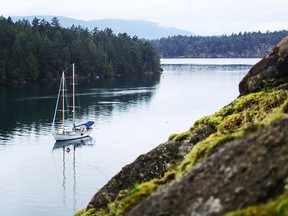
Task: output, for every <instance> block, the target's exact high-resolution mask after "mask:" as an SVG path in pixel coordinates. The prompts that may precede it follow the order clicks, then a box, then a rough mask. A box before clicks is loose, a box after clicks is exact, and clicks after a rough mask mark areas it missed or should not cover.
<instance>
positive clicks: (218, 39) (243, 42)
mask: <svg viewBox="0 0 288 216" xmlns="http://www.w3.org/2000/svg"><path fill="white" fill-rule="evenodd" d="M287 35H288V31H286V30H283V31H275V32H266V33H261V32H260V31H259V32H248V33H247V32H244V33H241V32H240V33H239V34H232V35H230V36H227V35H222V36H181V35H178V36H173V37H168V38H161V39H159V40H153V41H151V43H152V44H153V46H154V47H155V48H156V49H157V50H158V52H159V53H160V55H161V56H162V57H164V58H175V57H190V58H253V57H254V58H262V57H263V56H264V55H266V54H267V52H269V51H270V50H271V49H272V48H273V47H275V45H277V44H278V43H279V42H280V41H281V40H282V39H283V38H284V37H286V36H287Z"/></svg>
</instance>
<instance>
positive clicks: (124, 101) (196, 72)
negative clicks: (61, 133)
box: [0, 59, 259, 216]
mask: <svg viewBox="0 0 288 216" xmlns="http://www.w3.org/2000/svg"><path fill="white" fill-rule="evenodd" d="M258 60H259V59H184V60H181V59H162V63H163V64H164V65H163V67H164V72H163V74H162V75H158V76H148V77H133V78H126V79H124V78H121V79H110V80H97V81H91V82H83V81H82V82H79V85H78V88H79V94H80V95H81V97H80V104H81V111H79V112H78V115H79V118H80V119H81V120H83V121H84V120H88V119H94V120H95V121H96V128H95V130H94V131H93V133H92V135H91V137H89V138H88V139H86V140H82V141H77V142H74V143H72V144H73V145H71V143H69V142H68V143H60V144H59V143H55V141H54V139H53V137H52V136H51V134H50V133H51V122H52V118H53V113H54V106H55V103H56V96H57V92H58V83H51V84H39V85H33V86H29V87H28V86H22V87H17V88H0V101H1V103H0V161H1V163H0V173H1V177H0V209H1V215H9V216H14V215H15V216H19V215H21V216H31V215H49V216H54V215H55V216H58V215H59V216H63V215H73V213H74V212H75V211H77V210H79V209H82V208H84V207H85V206H86V205H87V203H88V202H89V200H90V199H91V198H92V196H93V195H94V193H95V192H96V191H97V190H98V189H100V188H101V187H102V186H103V185H104V184H105V183H106V182H107V181H108V180H109V179H110V178H111V177H112V176H113V175H115V174H116V173H117V172H118V171H120V170H121V168H122V167H123V166H125V165H126V164H128V163H131V162H132V161H133V160H134V159H136V158H137V156H139V155H140V154H143V153H146V152H147V151H149V150H151V149H152V148H154V147H156V146H157V145H159V144H160V143H163V142H165V141H166V140H167V138H168V137H169V135H170V134H172V133H179V132H183V131H186V130H188V129H189V127H190V126H192V124H193V122H194V121H195V120H197V119H199V118H201V117H203V116H204V115H208V114H212V113H214V112H216V111H217V110H218V109H219V108H221V107H223V106H224V105H226V104H228V103H230V102H231V101H232V100H233V99H235V98H236V97H237V96H238V83H239V81H240V80H241V79H242V78H243V76H244V75H245V74H246V73H247V72H248V70H249V69H250V68H251V65H253V64H254V63H256V62H257V61H258ZM58 123H59V121H58ZM65 145H66V147H65ZM63 146H64V147H63ZM67 146H70V149H71V151H70V152H69V153H67V152H66V151H65V148H67Z"/></svg>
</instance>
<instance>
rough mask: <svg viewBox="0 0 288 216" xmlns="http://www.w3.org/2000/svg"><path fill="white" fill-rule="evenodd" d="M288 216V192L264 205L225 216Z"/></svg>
mask: <svg viewBox="0 0 288 216" xmlns="http://www.w3.org/2000/svg"><path fill="white" fill-rule="evenodd" d="M286 215H288V192H287V191H286V192H285V193H284V194H282V195H280V196H279V197H277V198H276V199H275V200H271V201H269V202H267V203H265V204H261V205H255V206H250V207H248V208H246V209H242V210H237V211H234V212H229V213H227V214H225V216H286Z"/></svg>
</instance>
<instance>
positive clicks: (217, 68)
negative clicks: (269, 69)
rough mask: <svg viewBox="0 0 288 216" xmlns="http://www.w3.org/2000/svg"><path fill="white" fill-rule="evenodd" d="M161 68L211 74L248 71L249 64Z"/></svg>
mask: <svg viewBox="0 0 288 216" xmlns="http://www.w3.org/2000/svg"><path fill="white" fill-rule="evenodd" d="M163 68H164V69H165V70H169V71H190V72H193V71H195V72H201V71H204V72H206V71H213V72H225V71H226V72H231V71H243V70H249V69H250V68H251V65H249V64H235V65H231V64H226V65H225V64H223V65H216V64H214V65H213V64H211V65H202V64H170V65H168V64H167V65H164V66H163Z"/></svg>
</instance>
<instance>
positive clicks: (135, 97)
mask: <svg viewBox="0 0 288 216" xmlns="http://www.w3.org/2000/svg"><path fill="white" fill-rule="evenodd" d="M159 82H160V75H151V76H133V77H126V78H123V77H121V78H111V79H105V80H93V81H91V80H90V81H87V80H86V81H84V80H80V81H78V84H79V85H77V88H78V90H77V94H78V95H79V96H80V97H77V99H79V101H78V103H79V104H78V105H79V106H80V107H81V109H79V111H78V112H77V113H78V119H79V120H83V119H84V120H86V118H91V119H95V120H97V119H99V118H100V117H101V115H103V116H109V115H112V113H113V110H115V109H116V110H117V111H121V112H126V111H127V110H129V109H130V108H133V107H135V105H137V104H140V105H141V104H143V103H145V104H148V103H149V102H150V101H151V98H152V97H153V95H154V94H155V90H156V88H157V85H158V84H159ZM58 84H59V83H58V82H55V83H48V84H46V83H45V84H44V83H42V84H33V85H29V86H28V85H25V86H18V87H0V101H1V103H0V119H1V124H0V144H3V143H4V142H7V141H8V140H9V139H12V138H13V136H15V135H16V134H18V135H19V134H22V136H25V135H27V133H28V134H29V133H30V132H29V130H28V131H25V130H24V129H23V126H24V125H25V126H27V127H28V128H31V127H32V126H33V125H34V126H35V127H34V128H33V129H34V130H35V131H34V132H36V133H41V134H43V133H44V134H46V133H48V132H49V131H50V125H51V123H52V118H53V113H54V108H55V103H56V97H57V93H58V88H59V86H58ZM57 123H59V122H57V121H56V124H57ZM1 140H2V141H3V142H1ZM4 144H5V143H4Z"/></svg>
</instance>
